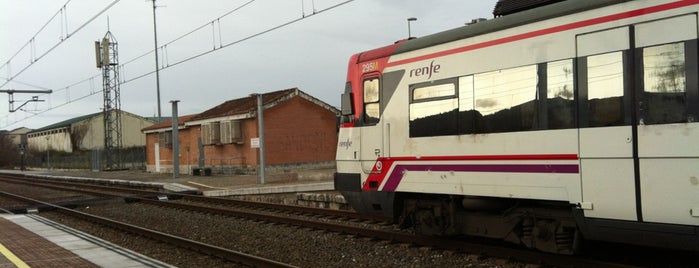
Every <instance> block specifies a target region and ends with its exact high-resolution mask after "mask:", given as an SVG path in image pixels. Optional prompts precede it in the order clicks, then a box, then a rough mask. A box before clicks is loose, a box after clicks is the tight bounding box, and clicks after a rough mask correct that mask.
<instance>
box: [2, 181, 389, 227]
mask: <svg viewBox="0 0 699 268" xmlns="http://www.w3.org/2000/svg"><path fill="white" fill-rule="evenodd" d="M0 175H1V176H2V178H0V179H4V177H8V178H12V179H14V182H17V183H26V184H29V183H35V182H29V181H27V180H24V179H25V178H32V179H35V180H39V181H45V182H50V183H51V184H60V185H65V186H76V185H78V186H81V187H87V188H92V189H98V190H103V191H111V192H114V191H121V192H125V193H130V194H138V195H167V196H168V199H179V198H182V199H184V200H190V201H195V202H204V203H220V204H224V205H232V206H245V207H254V208H263V209H274V210H283V211H293V212H296V213H310V214H316V215H324V216H330V217H345V218H352V219H357V220H368V221H376V222H389V221H390V220H391V219H388V218H385V217H381V216H376V215H367V214H359V213H356V212H353V211H346V210H329V209H321V208H313V207H303V206H295V205H285V204H273V203H263V202H254V201H246V200H237V199H230V198H221V197H207V196H200V195H193V194H181V193H166V192H159V191H149V190H141V189H128V188H114V187H109V186H103V185H94V184H87V183H77V182H66V181H56V180H50V179H45V178H35V177H30V176H27V177H20V176H12V175H7V174H0ZM32 185H36V186H45V187H51V188H54V189H62V190H68V191H78V192H82V193H85V194H99V195H111V196H116V195H114V194H109V193H105V192H92V191H87V190H81V189H74V188H63V187H60V186H56V185H44V184H36V183H35V184H32Z"/></svg>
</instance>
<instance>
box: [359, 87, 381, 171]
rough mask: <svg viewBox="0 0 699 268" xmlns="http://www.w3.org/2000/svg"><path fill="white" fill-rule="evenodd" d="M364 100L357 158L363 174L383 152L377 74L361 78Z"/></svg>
mask: <svg viewBox="0 0 699 268" xmlns="http://www.w3.org/2000/svg"><path fill="white" fill-rule="evenodd" d="M362 91H363V93H362V94H363V100H364V104H363V105H364V114H363V116H362V119H361V120H363V122H362V125H363V126H362V127H360V132H361V134H360V144H361V145H360V152H359V160H360V162H361V165H362V170H363V171H364V173H365V174H368V173H370V172H371V171H372V169H373V167H374V163H376V159H377V158H378V157H380V156H381V155H382V154H383V132H382V129H383V128H382V127H381V122H380V120H379V119H380V118H381V105H380V104H381V79H380V77H379V76H378V75H377V74H369V75H365V76H363V78H362Z"/></svg>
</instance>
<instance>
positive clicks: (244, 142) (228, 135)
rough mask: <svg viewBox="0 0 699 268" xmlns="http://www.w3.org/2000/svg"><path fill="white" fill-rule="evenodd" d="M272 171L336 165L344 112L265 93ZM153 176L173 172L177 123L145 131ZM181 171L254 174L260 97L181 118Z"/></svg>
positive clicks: (295, 95) (299, 95)
mask: <svg viewBox="0 0 699 268" xmlns="http://www.w3.org/2000/svg"><path fill="white" fill-rule="evenodd" d="M262 99H263V107H264V108H263V109H264V113H263V122H264V131H265V160H266V166H267V168H271V169H274V168H280V169H290V168H295V167H315V166H318V167H329V166H332V165H334V159H335V150H336V146H337V117H338V115H339V110H337V109H336V108H334V107H332V106H330V105H328V104H326V103H324V102H322V101H320V100H318V99H316V98H314V97H312V96H310V95H308V94H306V93H304V92H303V91H301V90H299V89H297V88H292V89H286V90H280V91H274V92H269V93H265V94H262ZM142 131H143V133H145V134H146V160H147V170H148V171H149V172H167V173H170V172H172V170H173V156H172V154H173V143H172V121H170V120H168V121H165V122H161V123H158V124H155V125H153V126H150V127H147V128H144V129H142ZM178 136H179V145H180V155H179V165H180V173H183V174H185V173H192V171H196V170H198V168H202V167H203V168H210V169H211V170H213V172H215V173H226V174H235V173H254V172H255V171H256V170H257V168H258V164H259V152H258V149H257V148H253V146H251V145H252V144H251V142H252V139H253V138H258V137H259V133H258V117H257V97H256V96H250V97H245V98H240V99H234V100H229V101H226V102H224V103H222V104H220V105H218V106H216V107H213V108H211V109H209V110H206V111H204V112H202V113H200V114H193V115H186V116H180V118H179V120H178Z"/></svg>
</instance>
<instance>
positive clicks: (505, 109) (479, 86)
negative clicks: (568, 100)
mask: <svg viewBox="0 0 699 268" xmlns="http://www.w3.org/2000/svg"><path fill="white" fill-rule="evenodd" d="M474 86H475V100H476V101H475V104H476V105H475V109H476V111H477V114H476V117H480V120H478V126H477V132H479V133H496V132H511V131H525V130H533V129H534V128H535V127H536V125H537V124H536V122H537V121H538V120H537V118H538V113H537V110H538V109H537V102H536V101H537V99H538V91H537V66H536V65H530V66H524V67H517V68H512V69H506V70H500V71H494V72H488V73H482V74H478V75H475V77H474Z"/></svg>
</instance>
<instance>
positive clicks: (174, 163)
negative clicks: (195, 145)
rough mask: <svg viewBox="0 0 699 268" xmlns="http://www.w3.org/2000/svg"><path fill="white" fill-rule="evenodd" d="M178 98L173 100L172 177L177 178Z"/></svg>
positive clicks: (178, 158) (178, 172)
mask: <svg viewBox="0 0 699 268" xmlns="http://www.w3.org/2000/svg"><path fill="white" fill-rule="evenodd" d="M178 102H180V101H178V100H172V101H170V103H172V177H173V178H177V177H179V176H180V141H179V132H178V131H179V130H178V129H177V127H178V125H179V123H178V121H179V120H178V118H177V103H178Z"/></svg>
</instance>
